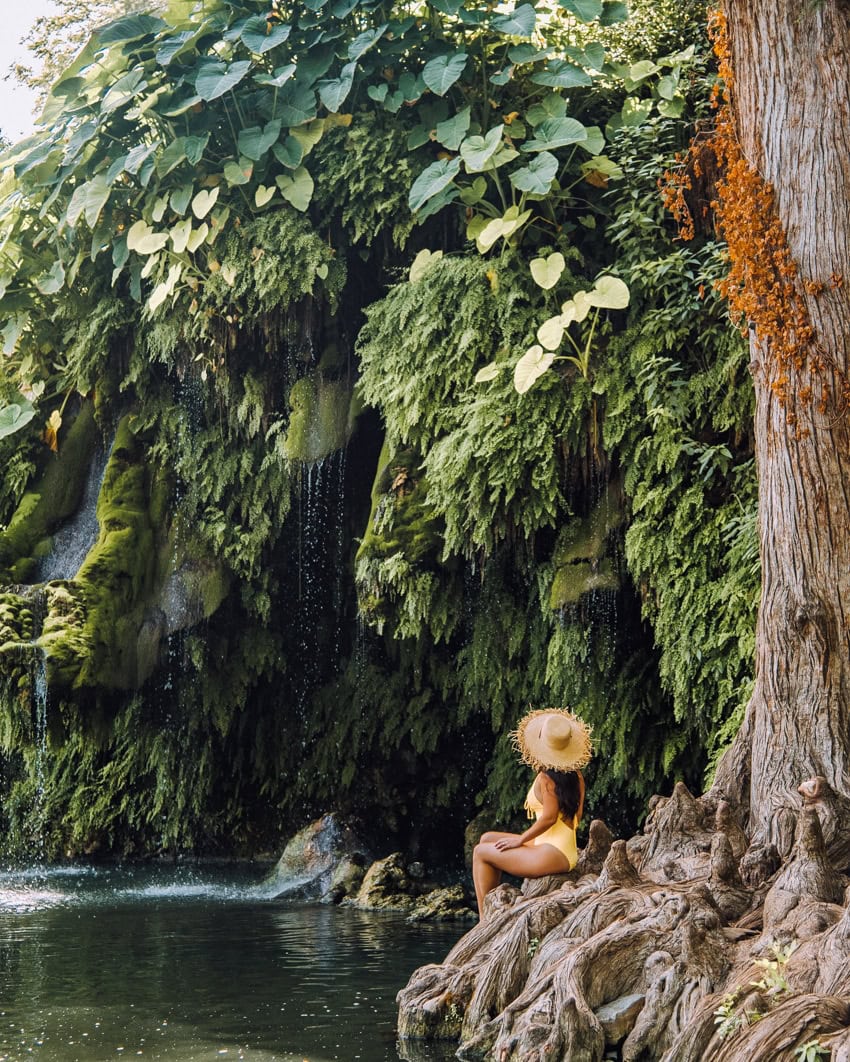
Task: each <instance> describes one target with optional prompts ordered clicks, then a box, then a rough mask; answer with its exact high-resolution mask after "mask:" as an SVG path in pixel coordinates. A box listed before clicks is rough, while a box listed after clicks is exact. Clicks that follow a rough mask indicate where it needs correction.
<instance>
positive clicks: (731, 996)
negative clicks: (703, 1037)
mask: <svg viewBox="0 0 850 1062" xmlns="http://www.w3.org/2000/svg"><path fill="white" fill-rule="evenodd" d="M741 995H742V991H741V989H740V988H739V989H738V990H737V991H735V992H727V993H726V995H725V996H724V997H723V1000H722V1002H721V1004H720V1006H719V1007H718V1008H717V1010H715V1012H714V1024H715V1025H716V1026H717V1033H718V1035H719V1037H720V1039H721V1040H725V1039H726V1037H727V1036H731V1035H732V1033H735V1032H737V1031H738V1029H740V1028H741V1026H742V1025H743V1024H744V1018H743V1016H742V1015H741V1014H736V1013H735V1007H737V1006H738V1003H739V1002H740V1001H741Z"/></svg>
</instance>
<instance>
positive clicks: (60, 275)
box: [35, 261, 65, 295]
mask: <svg viewBox="0 0 850 1062" xmlns="http://www.w3.org/2000/svg"><path fill="white" fill-rule="evenodd" d="M64 285H65V269H64V266H63V265H62V263H61V262H59V261H56V262H54V263H53V265H52V266H51V268H50V269H49V270H48V271H47V272H46V273H42V275H41V276H40V277H38V279H37V280H36V281H35V286H36V287H37V288H38V290H39V291H40V292H41V294H42V295H55V294H56V292H57V291H61V290H62V288H63V287H64Z"/></svg>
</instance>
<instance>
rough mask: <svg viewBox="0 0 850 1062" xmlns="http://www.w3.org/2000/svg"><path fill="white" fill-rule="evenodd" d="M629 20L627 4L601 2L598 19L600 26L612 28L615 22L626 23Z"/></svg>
mask: <svg viewBox="0 0 850 1062" xmlns="http://www.w3.org/2000/svg"><path fill="white" fill-rule="evenodd" d="M628 18H629V7H628V4H624V3H623V0H603V3H602V15H601V16H600V18H599V25H600V26H613V25H615V24H616V23H617V22H626V21H628Z"/></svg>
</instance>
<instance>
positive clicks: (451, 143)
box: [436, 107, 471, 151]
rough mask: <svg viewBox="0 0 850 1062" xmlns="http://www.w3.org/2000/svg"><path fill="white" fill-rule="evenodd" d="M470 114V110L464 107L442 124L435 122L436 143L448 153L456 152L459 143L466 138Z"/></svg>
mask: <svg viewBox="0 0 850 1062" xmlns="http://www.w3.org/2000/svg"><path fill="white" fill-rule="evenodd" d="M470 114H471V110H470V108H469V107H464V108H463V110H462V111H458V112H457V114H456V115H454V117H452V118H447V119H446V120H445V121H444V122H437V128H436V137H437V142H438V143H439V144H442V145H443V147H445V148H448V149H449V151H457V149H458V148H459V147H460V144H461V141H462V140H463V138H464V137H465V136H466V131H467V129H469V119H470Z"/></svg>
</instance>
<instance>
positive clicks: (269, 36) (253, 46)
mask: <svg viewBox="0 0 850 1062" xmlns="http://www.w3.org/2000/svg"><path fill="white" fill-rule="evenodd" d="M291 31H292V27H291V26H289V25H287V24H286V23H285V22H270V21H269V20H268V19H267V18H266V17H265V16H264V15H256V16H255V17H254V18H249V19H248V20H247V21H246V22H245V24H244V25H243V27H242V32H241V34H240V37H241V38H242V43H243V44H244V45H245V47H246V48H248V49H249V51H252V52H253V53H254V54H255V55H265V54H266V52H269V51H271V49H272V48H276V47H277V45H278V44H283V42H284V41H285V40H286V39H287V38H288V37H289V34H290V32H291Z"/></svg>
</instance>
